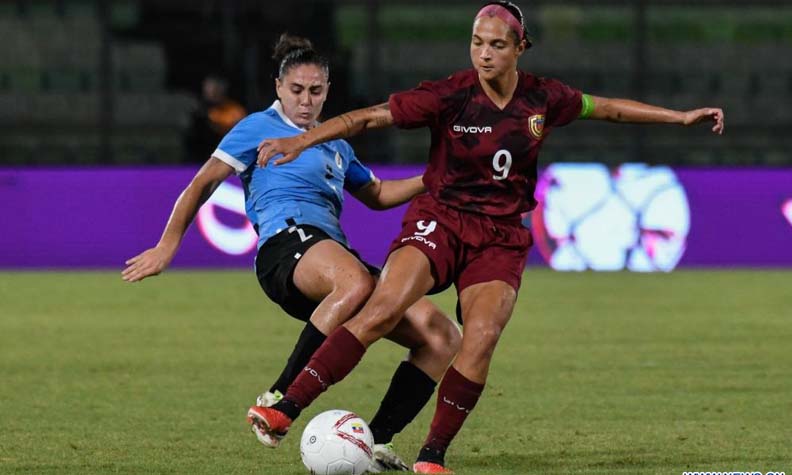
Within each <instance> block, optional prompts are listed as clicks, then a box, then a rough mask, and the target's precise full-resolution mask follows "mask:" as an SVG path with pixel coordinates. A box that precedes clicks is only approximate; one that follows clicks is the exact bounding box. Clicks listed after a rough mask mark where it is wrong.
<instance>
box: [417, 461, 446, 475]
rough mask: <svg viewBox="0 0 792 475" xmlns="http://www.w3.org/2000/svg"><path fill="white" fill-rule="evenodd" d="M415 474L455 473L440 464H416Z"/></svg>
mask: <svg viewBox="0 0 792 475" xmlns="http://www.w3.org/2000/svg"><path fill="white" fill-rule="evenodd" d="M413 472H415V473H445V474H446V475H454V471H453V470H451V469H448V468H445V467H443V466H442V465H440V464H439V463H434V462H415V465H413Z"/></svg>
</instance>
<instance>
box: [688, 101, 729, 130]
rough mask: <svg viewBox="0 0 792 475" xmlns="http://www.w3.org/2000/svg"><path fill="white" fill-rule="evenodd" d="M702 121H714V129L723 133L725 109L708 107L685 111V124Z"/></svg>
mask: <svg viewBox="0 0 792 475" xmlns="http://www.w3.org/2000/svg"><path fill="white" fill-rule="evenodd" d="M701 122H714V123H715V125H713V126H712V131H713V132H715V133H716V134H718V135H723V109H718V108H714V107H706V108H704V109H696V110H692V111H687V112H685V122H684V124H685V125H694V124H698V123H701Z"/></svg>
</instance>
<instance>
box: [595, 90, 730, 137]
mask: <svg viewBox="0 0 792 475" xmlns="http://www.w3.org/2000/svg"><path fill="white" fill-rule="evenodd" d="M592 99H593V100H594V110H593V112H592V113H591V115H590V116H589V118H590V119H601V120H609V121H612V122H631V123H638V124H641V123H643V124H679V125H686V126H687V125H695V124H699V123H702V122H712V131H713V132H715V133H716V134H723V128H724V123H723V110H722V109H720V108H717V107H705V108H701V109H693V110H689V111H675V110H671V109H665V108H663V107H657V106H653V105H650V104H644V103H643V102H638V101H633V100H630V99H609V98H606V97H596V96H592Z"/></svg>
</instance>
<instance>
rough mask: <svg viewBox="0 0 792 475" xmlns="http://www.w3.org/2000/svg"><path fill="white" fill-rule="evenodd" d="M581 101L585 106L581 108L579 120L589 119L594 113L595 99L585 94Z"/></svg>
mask: <svg viewBox="0 0 792 475" xmlns="http://www.w3.org/2000/svg"><path fill="white" fill-rule="evenodd" d="M581 101H582V102H583V105H582V106H581V107H580V115H579V116H578V119H588V118H589V117H590V116H591V114H592V113H593V112H594V99H593V98H592V97H591V96H589V95H588V94H583V97H582V98H581Z"/></svg>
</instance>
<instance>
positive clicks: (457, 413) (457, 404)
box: [418, 366, 484, 465]
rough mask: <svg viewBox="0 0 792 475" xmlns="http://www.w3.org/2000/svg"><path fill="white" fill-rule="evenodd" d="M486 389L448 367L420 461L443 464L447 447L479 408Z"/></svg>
mask: <svg viewBox="0 0 792 475" xmlns="http://www.w3.org/2000/svg"><path fill="white" fill-rule="evenodd" d="M483 390H484V385H483V384H479V383H476V382H474V381H471V380H469V379H468V378H466V377H465V376H463V375H462V374H461V373H460V372H459V371H457V370H456V369H455V368H454V367H453V366H452V367H450V368H448V371H447V372H446V375H445V377H443V381H442V382H441V383H440V389H439V390H438V393H437V409H436V410H435V415H434V418H433V419H432V425H431V428H430V430H429V435H428V436H427V437H426V441H425V442H424V446H423V448H422V449H421V452H420V454H419V455H418V461H423V462H433V463H437V464H439V465H444V458H445V452H446V450H447V449H448V446H449V445H450V444H451V441H452V440H453V439H454V437H455V436H456V434H457V432H459V429H461V428H462V424H464V423H465V419H467V416H468V414H470V412H471V411H472V410H473V408H474V407H475V406H476V403H477V402H478V399H479V397H480V396H481V392H482V391H483Z"/></svg>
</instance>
